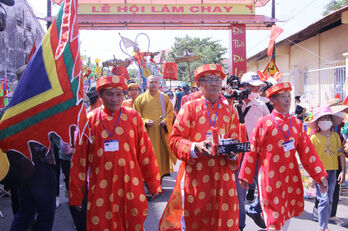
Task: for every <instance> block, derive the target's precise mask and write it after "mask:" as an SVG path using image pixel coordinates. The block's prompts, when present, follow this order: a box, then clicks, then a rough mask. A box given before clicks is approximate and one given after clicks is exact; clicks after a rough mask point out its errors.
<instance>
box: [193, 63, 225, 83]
mask: <svg viewBox="0 0 348 231" xmlns="http://www.w3.org/2000/svg"><path fill="white" fill-rule="evenodd" d="M209 75H216V76H219V77H220V78H221V79H224V78H225V76H226V74H225V71H224V68H223V67H222V66H221V65H219V64H204V65H203V66H200V67H198V68H197V69H196V70H195V80H196V81H198V79H199V78H200V77H204V76H209Z"/></svg>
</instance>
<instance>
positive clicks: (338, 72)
mask: <svg viewBox="0 0 348 231" xmlns="http://www.w3.org/2000/svg"><path fill="white" fill-rule="evenodd" d="M334 73H335V83H334V84H335V86H334V89H335V95H336V94H337V93H338V94H339V95H340V96H341V99H343V100H344V99H345V98H346V97H347V92H346V91H345V90H344V84H345V83H346V67H339V68H336V69H335V72H334Z"/></svg>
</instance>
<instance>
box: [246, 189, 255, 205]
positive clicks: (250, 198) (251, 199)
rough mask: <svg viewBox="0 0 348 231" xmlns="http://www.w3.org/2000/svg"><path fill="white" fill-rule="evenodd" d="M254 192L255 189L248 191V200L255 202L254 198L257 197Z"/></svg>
mask: <svg viewBox="0 0 348 231" xmlns="http://www.w3.org/2000/svg"><path fill="white" fill-rule="evenodd" d="M254 194H255V189H249V190H248V193H247V196H246V199H247V201H250V202H253V201H254V199H255V195H254Z"/></svg>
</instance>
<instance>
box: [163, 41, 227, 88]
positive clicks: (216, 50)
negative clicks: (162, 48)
mask: <svg viewBox="0 0 348 231" xmlns="http://www.w3.org/2000/svg"><path fill="white" fill-rule="evenodd" d="M186 50H187V51H188V53H189V54H191V55H200V56H201V60H197V61H193V62H190V71H191V78H192V79H193V78H194V70H195V69H196V68H197V67H199V66H201V65H203V64H209V63H215V64H221V65H222V60H223V55H224V54H225V53H226V52H227V48H225V47H222V46H221V44H220V43H219V41H212V40H211V38H203V39H200V38H191V37H190V36H188V35H186V36H185V37H183V38H179V37H175V42H174V45H173V46H172V48H171V51H170V52H169V54H168V57H166V60H168V61H172V62H174V61H175V59H176V58H179V57H183V56H184V55H186V53H185V51H186ZM178 80H182V81H185V82H189V73H188V65H187V62H184V63H178ZM193 81H194V80H193Z"/></svg>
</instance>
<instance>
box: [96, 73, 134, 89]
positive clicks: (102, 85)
mask: <svg viewBox="0 0 348 231" xmlns="http://www.w3.org/2000/svg"><path fill="white" fill-rule="evenodd" d="M126 81H127V80H126V79H125V78H124V77H122V76H101V77H100V78H99V79H98V80H97V91H100V90H101V89H110V88H116V87H118V88H121V89H122V90H124V91H125V90H127V82H126Z"/></svg>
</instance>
